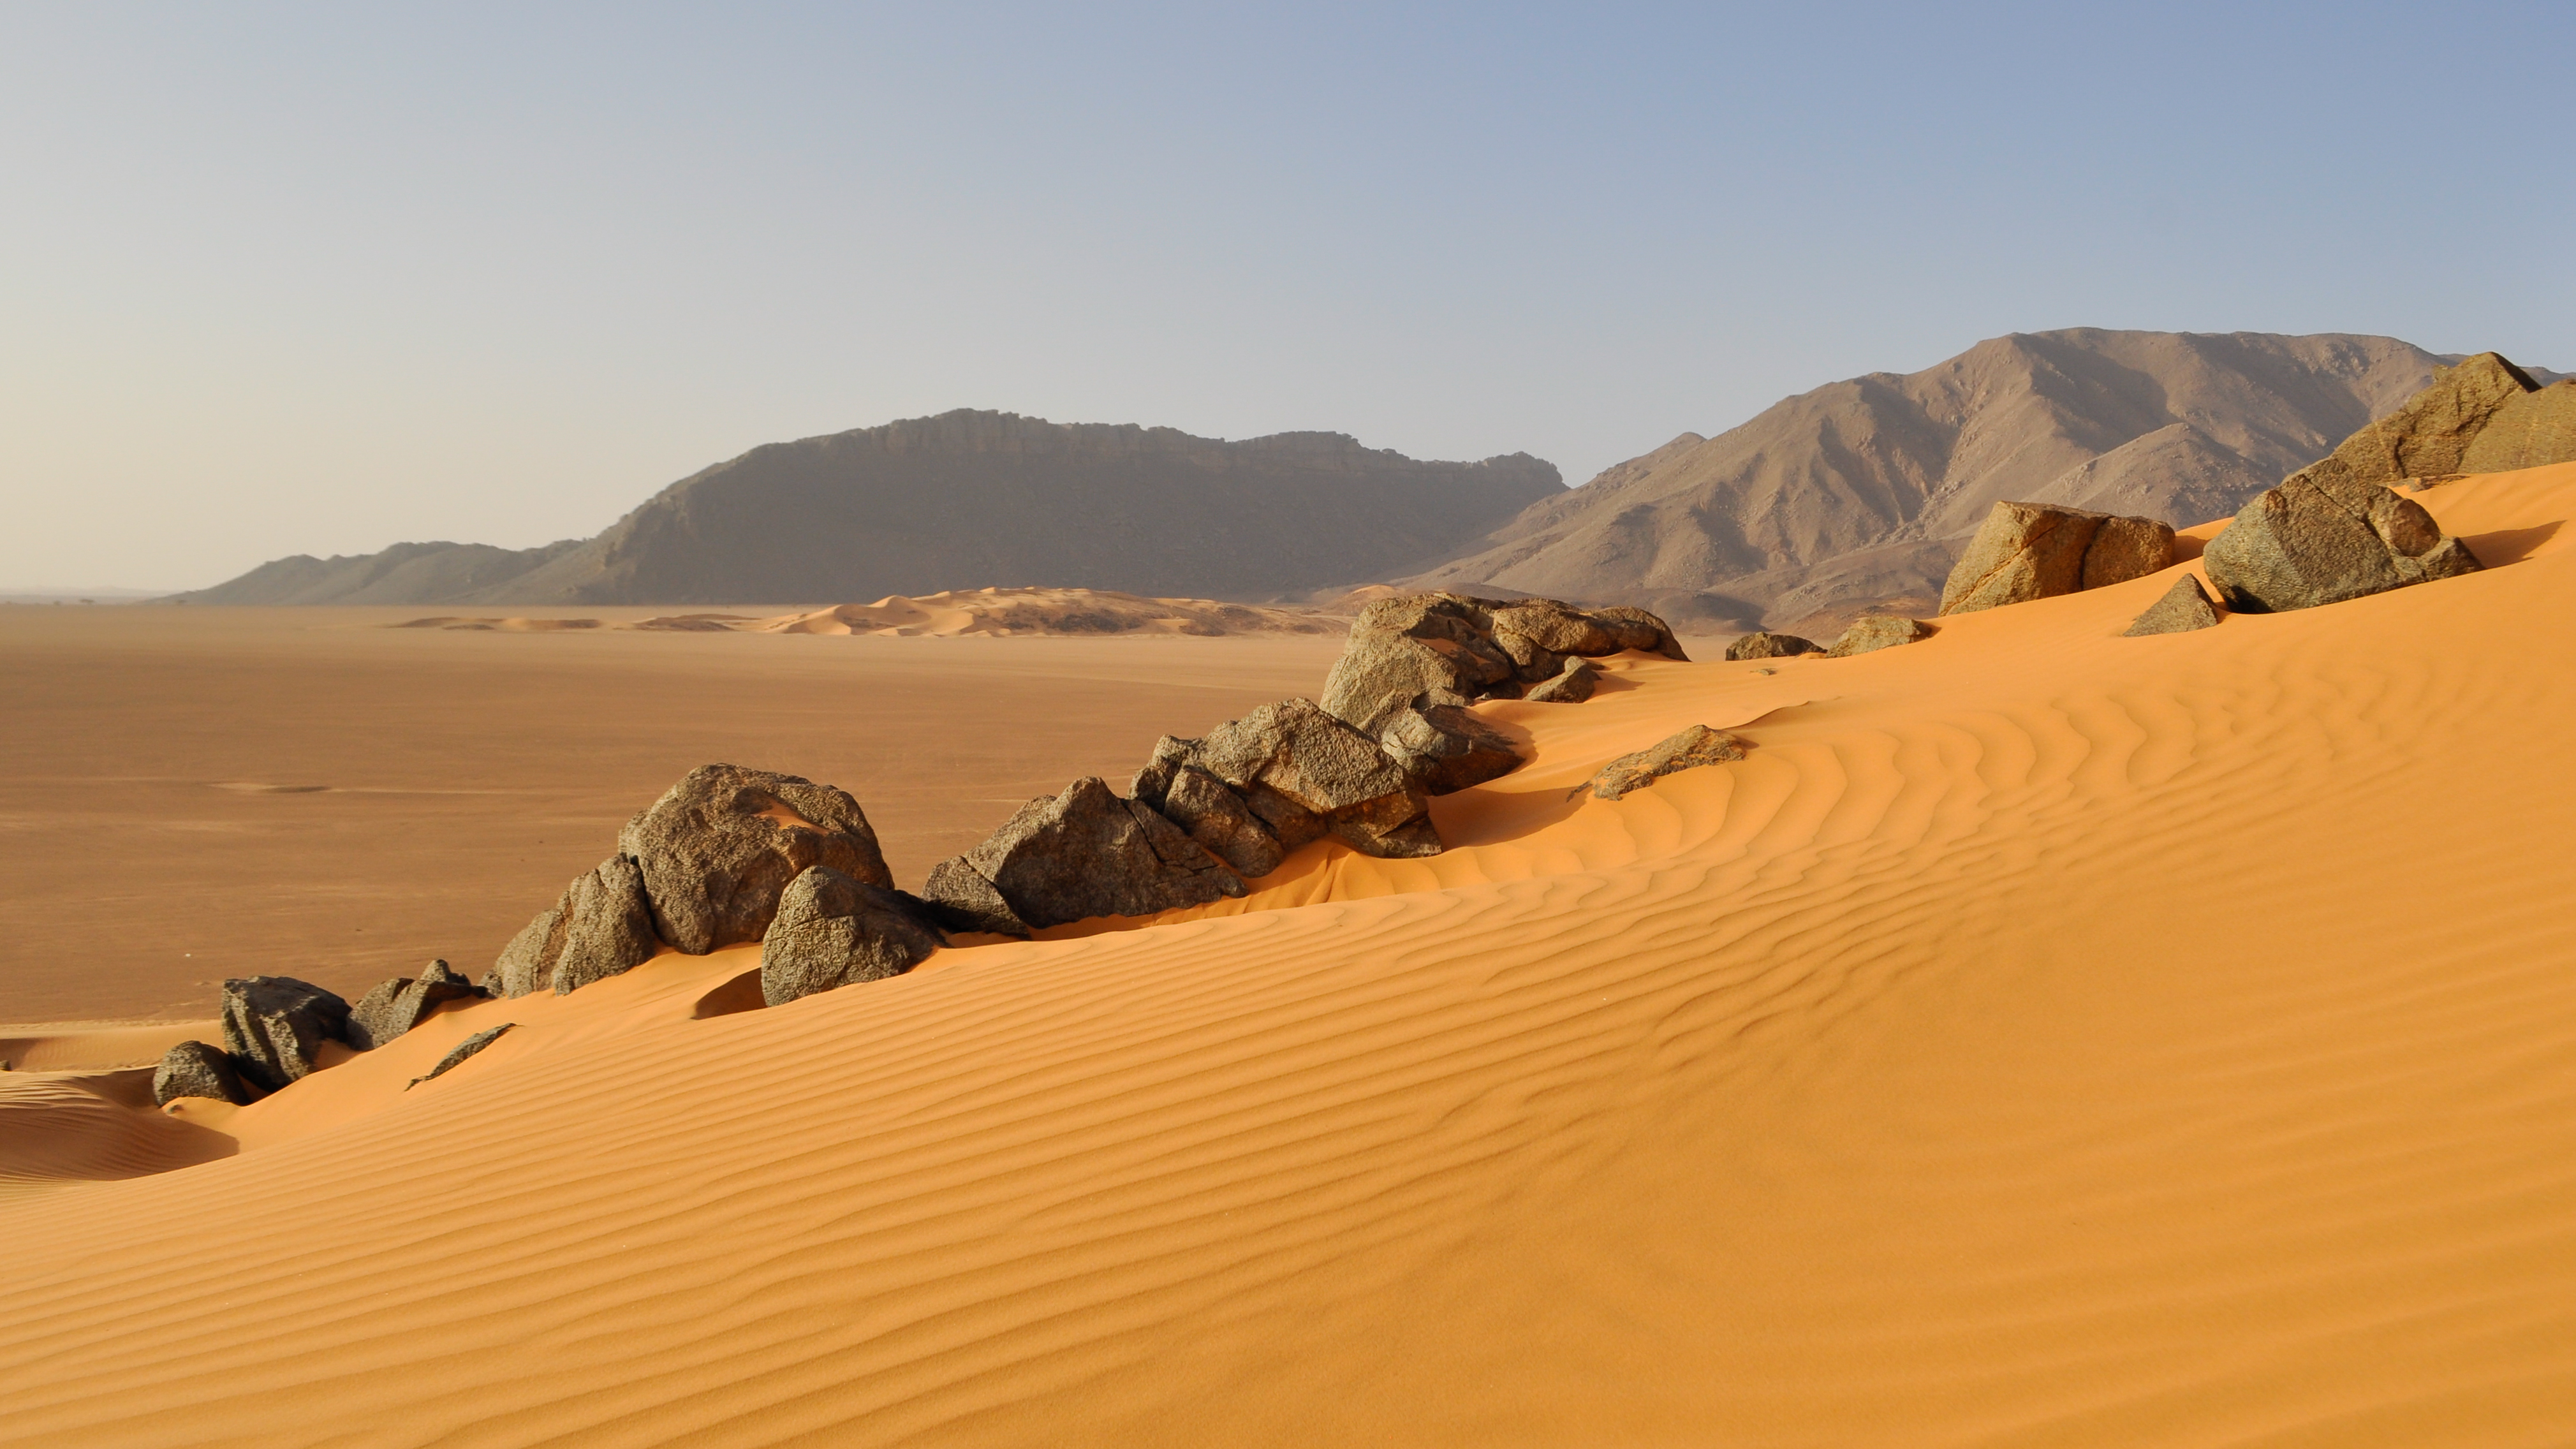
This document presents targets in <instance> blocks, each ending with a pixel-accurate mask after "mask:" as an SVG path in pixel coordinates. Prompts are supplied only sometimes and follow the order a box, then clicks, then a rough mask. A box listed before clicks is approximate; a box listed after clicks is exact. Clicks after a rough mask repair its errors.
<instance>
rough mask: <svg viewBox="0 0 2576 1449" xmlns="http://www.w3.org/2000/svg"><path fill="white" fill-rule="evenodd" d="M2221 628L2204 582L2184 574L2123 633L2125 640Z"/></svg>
mask: <svg viewBox="0 0 2576 1449" xmlns="http://www.w3.org/2000/svg"><path fill="white" fill-rule="evenodd" d="M2217 626H2218V608H2217V606H2216V605H2215V604H2212V603H2211V602H2210V599H2209V593H2208V591H2207V590H2205V589H2203V588H2202V587H2201V586H2200V580H2198V579H2196V578H2194V577H2192V576H2191V575H2190V574H2184V575H2183V576H2182V577H2181V578H2178V579H2176V580H2174V586H2173V587H2172V588H2170V589H2167V590H2165V592H2164V597H2163V598H2160V599H2158V600H2156V601H2155V602H2154V603H2153V604H2150V605H2148V606H2147V611H2146V612H2145V613H2143V614H2140V615H2139V616H2138V617H2137V618H2135V619H2133V620H2131V621H2130V623H2129V627H2128V628H2126V629H2123V630H2121V631H2120V634H2121V637H2122V638H2125V639H2137V638H2142V637H2144V636H2146V635H2149V634H2188V633H2190V632H2191V631H2192V630H2194V629H2213V628H2216V627H2217Z"/></svg>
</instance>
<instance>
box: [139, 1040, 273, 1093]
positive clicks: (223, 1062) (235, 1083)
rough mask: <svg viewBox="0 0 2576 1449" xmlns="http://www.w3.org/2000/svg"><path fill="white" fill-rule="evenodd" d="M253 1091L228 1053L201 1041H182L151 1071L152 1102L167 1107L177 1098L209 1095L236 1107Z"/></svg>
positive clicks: (164, 1055) (165, 1054)
mask: <svg viewBox="0 0 2576 1449" xmlns="http://www.w3.org/2000/svg"><path fill="white" fill-rule="evenodd" d="M253 1095H254V1093H253V1092H252V1090H251V1087H250V1084H249V1083H247V1082H244V1081H243V1080H242V1075H241V1072H240V1070H239V1068H237V1067H236V1066H235V1065H234V1063H233V1059H232V1057H231V1055H230V1054H229V1053H226V1052H225V1051H223V1050H222V1049H221V1048H219V1047H212V1046H208V1045H207V1044H205V1043H204V1042H201V1041H183V1042H181V1043H179V1044H178V1045H177V1046H174V1047H172V1048H170V1050H169V1051H168V1052H166V1053H164V1054H163V1055H162V1057H161V1065H160V1066H159V1067H158V1068H156V1069H154V1071H153V1073H152V1101H153V1103H154V1105H156V1106H162V1107H167V1106H169V1105H170V1104H171V1103H172V1102H175V1101H177V1100H178V1099H180V1098H181V1097H212V1098H214V1099H216V1100H217V1101H222V1102H230V1103H233V1104H234V1105H236V1106H240V1105H242V1104H244V1103H247V1102H249V1101H250V1100H251V1098H252V1096H253Z"/></svg>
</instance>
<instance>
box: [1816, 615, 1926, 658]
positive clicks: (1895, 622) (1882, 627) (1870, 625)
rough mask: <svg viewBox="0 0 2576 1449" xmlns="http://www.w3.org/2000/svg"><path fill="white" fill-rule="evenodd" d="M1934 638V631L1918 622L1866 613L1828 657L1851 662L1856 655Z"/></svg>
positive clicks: (1843, 636) (1828, 653)
mask: <svg viewBox="0 0 2576 1449" xmlns="http://www.w3.org/2000/svg"><path fill="white" fill-rule="evenodd" d="M1931 637H1932V631H1931V630H1929V629H1927V628H1925V627H1923V625H1922V624H1921V623H1919V622H1918V621H1916V620H1913V619H1905V618H1899V617H1897V616H1896V615H1893V614H1866V615H1863V616H1862V617H1860V618H1858V619H1855V620H1853V621H1852V625H1851V627H1850V628H1848V629H1845V630H1844V631H1843V635H1842V637H1841V638H1839V639H1836V640H1835V641H1834V647H1833V648H1831V649H1828V650H1826V651H1825V657H1826V658H1828V659H1848V658H1850V657H1851V656H1853V655H1855V654H1868V653H1871V652H1873V651H1875V650H1880V649H1893V648H1895V647H1896V646H1897V645H1899V644H1911V643H1913V642H1915V641H1916V640H1918V639H1929V638H1931Z"/></svg>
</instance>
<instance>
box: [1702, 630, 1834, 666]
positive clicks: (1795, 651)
mask: <svg viewBox="0 0 2576 1449" xmlns="http://www.w3.org/2000/svg"><path fill="white" fill-rule="evenodd" d="M1824 652H1825V646H1824V645H1822V644H1819V643H1817V642H1816V641H1815V640H1813V639H1802V638H1800V637H1799V636H1797V635H1795V634H1769V633H1762V634H1747V635H1745V636H1743V637H1742V638H1740V639H1737V640H1736V641H1735V642H1734V643H1732V644H1729V645H1727V646H1726V657H1727V658H1728V659H1731V660H1735V661H1738V662H1741V661H1743V660H1746V659H1795V658H1797V657H1798V656H1799V655H1801V654H1822V653H1824Z"/></svg>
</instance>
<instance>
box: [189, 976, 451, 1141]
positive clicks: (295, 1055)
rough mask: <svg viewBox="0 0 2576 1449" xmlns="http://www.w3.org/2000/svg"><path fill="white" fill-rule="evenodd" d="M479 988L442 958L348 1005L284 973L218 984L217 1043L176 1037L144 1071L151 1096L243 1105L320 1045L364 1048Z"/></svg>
mask: <svg viewBox="0 0 2576 1449" xmlns="http://www.w3.org/2000/svg"><path fill="white" fill-rule="evenodd" d="M482 995H483V992H482V991H481V990H480V989H479V988H477V987H476V986H474V984H473V983H471V982H469V981H467V980H466V979H465V978H464V977H463V976H461V975H459V974H457V973H456V972H455V971H454V970H453V969H451V968H450V967H449V966H448V964H447V963H446V962H444V961H432V962H430V963H429V965H428V966H427V967H426V968H424V969H423V970H422V971H421V973H420V975H418V976H416V977H415V976H397V977H394V978H393V979H391V980H389V981H384V982H379V983H378V984H377V986H376V988H375V989H374V990H372V991H370V992H368V993H367V994H366V996H365V997H364V998H363V999H361V1000H360V1001H359V1003H358V1004H357V1005H356V1006H355V1007H352V1006H350V1005H349V1003H348V1001H347V1000H346V999H344V998H342V997H341V996H340V995H339V994H338V993H336V992H333V991H331V990H328V989H327V988H324V987H320V986H316V985H314V984H313V983H312V982H310V981H299V980H297V979H296V978H294V977H292V976H247V977H240V978H236V979H234V980H231V981H227V982H225V983H224V997H223V1024H224V1044H223V1045H222V1046H221V1047H216V1046H212V1045H209V1044H208V1043H205V1042H201V1041H183V1042H181V1043H179V1044H178V1045H177V1046H175V1047H172V1048H171V1049H170V1050H169V1051H168V1052H167V1053H165V1054H164V1055H163V1056H162V1058H161V1065H160V1067H159V1068H158V1069H156V1070H155V1071H154V1072H153V1074H152V1098H153V1100H154V1101H156V1102H158V1103H160V1104H161V1105H163V1106H165V1107H166V1106H168V1105H169V1104H170V1103H171V1102H173V1101H175V1100H177V1099H178V1098H181V1097H215V1098H220V1099H221V1100H223V1101H227V1102H233V1103H237V1104H238V1103H247V1102H251V1101H255V1100H257V1099H258V1098H261V1097H264V1096H266V1095H268V1094H269V1093H271V1092H274V1091H278V1090H280V1089H282V1088H284V1087H286V1086H287V1085H288V1084H290V1083H293V1082H297V1081H301V1080H303V1079H304V1078H305V1077H307V1076H310V1075H312V1073H313V1071H314V1070H315V1068H317V1067H319V1066H320V1065H321V1054H322V1044H323V1043H324V1042H338V1043H340V1044H341V1045H343V1046H346V1047H348V1048H350V1049H351V1050H353V1051H369V1050H372V1049H374V1048H376V1047H380V1046H383V1045H384V1044H385V1043H387V1042H389V1041H392V1040H393V1039H394V1038H396V1037H398V1036H401V1035H402V1034H403V1033H404V1032H407V1031H410V1030H411V1029H412V1028H413V1027H415V1026H418V1025H420V1024H421V1023H422V1022H424V1021H426V1020H428V1019H429V1018H430V1016H431V1015H433V1014H434V1013H436V1012H437V1010H438V1008H439V1007H441V1006H444V1005H446V1004H447V1003H448V1002H451V1001H470V1000H475V999H478V998H480V997H481V996H482Z"/></svg>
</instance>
